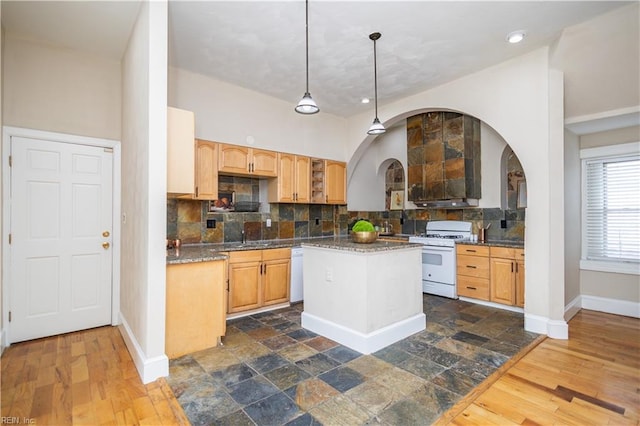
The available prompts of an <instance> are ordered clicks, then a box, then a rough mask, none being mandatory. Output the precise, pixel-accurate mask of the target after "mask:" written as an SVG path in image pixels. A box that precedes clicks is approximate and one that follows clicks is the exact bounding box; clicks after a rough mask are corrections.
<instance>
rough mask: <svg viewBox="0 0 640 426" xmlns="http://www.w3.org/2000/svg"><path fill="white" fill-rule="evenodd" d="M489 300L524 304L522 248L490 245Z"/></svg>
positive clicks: (509, 303)
mask: <svg viewBox="0 0 640 426" xmlns="http://www.w3.org/2000/svg"><path fill="white" fill-rule="evenodd" d="M490 255H491V301H492V302H497V303H504V304H507V305H515V306H524V250H522V249H516V248H507V247H491V248H490Z"/></svg>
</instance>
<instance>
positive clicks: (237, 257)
mask: <svg viewBox="0 0 640 426" xmlns="http://www.w3.org/2000/svg"><path fill="white" fill-rule="evenodd" d="M261 260H262V250H243V251H232V252H229V263H242V262H260V261H261Z"/></svg>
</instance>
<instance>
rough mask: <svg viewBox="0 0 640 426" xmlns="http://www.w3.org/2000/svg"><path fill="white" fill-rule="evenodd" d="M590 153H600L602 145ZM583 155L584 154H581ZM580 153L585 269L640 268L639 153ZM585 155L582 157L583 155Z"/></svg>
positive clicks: (616, 270)
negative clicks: (581, 158) (604, 154)
mask: <svg viewBox="0 0 640 426" xmlns="http://www.w3.org/2000/svg"><path fill="white" fill-rule="evenodd" d="M584 151H591V153H596V154H597V153H598V152H600V153H601V152H602V148H600V149H594V150H584ZM583 154H584V153H583ZM588 154H589V152H587V155H582V157H583V161H582V170H583V172H582V175H583V180H582V185H583V202H582V205H583V207H582V215H583V235H582V246H583V250H582V251H583V254H582V260H583V262H581V266H585V269H596V270H605V271H611V272H627V273H638V272H637V271H638V269H640V154H637V153H634V154H623V155H611V156H593V157H591V156H589V155H588ZM585 157H586V158H585Z"/></svg>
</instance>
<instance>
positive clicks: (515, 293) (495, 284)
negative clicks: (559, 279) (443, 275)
mask: <svg viewBox="0 0 640 426" xmlns="http://www.w3.org/2000/svg"><path fill="white" fill-rule="evenodd" d="M456 253H457V280H458V283H457V288H458V295H459V296H464V297H471V298H474V299H480V300H487V301H491V302H496V303H501V304H505V305H512V306H519V307H524V250H523V249H517V248H509V247H495V246H491V247H488V246H480V245H471V244H458V245H457V246H456Z"/></svg>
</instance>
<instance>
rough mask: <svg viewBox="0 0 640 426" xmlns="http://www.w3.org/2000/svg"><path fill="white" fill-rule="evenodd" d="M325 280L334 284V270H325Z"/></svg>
mask: <svg viewBox="0 0 640 426" xmlns="http://www.w3.org/2000/svg"><path fill="white" fill-rule="evenodd" d="M324 280H325V281H327V282H330V283H331V282H333V268H325V270H324Z"/></svg>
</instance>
